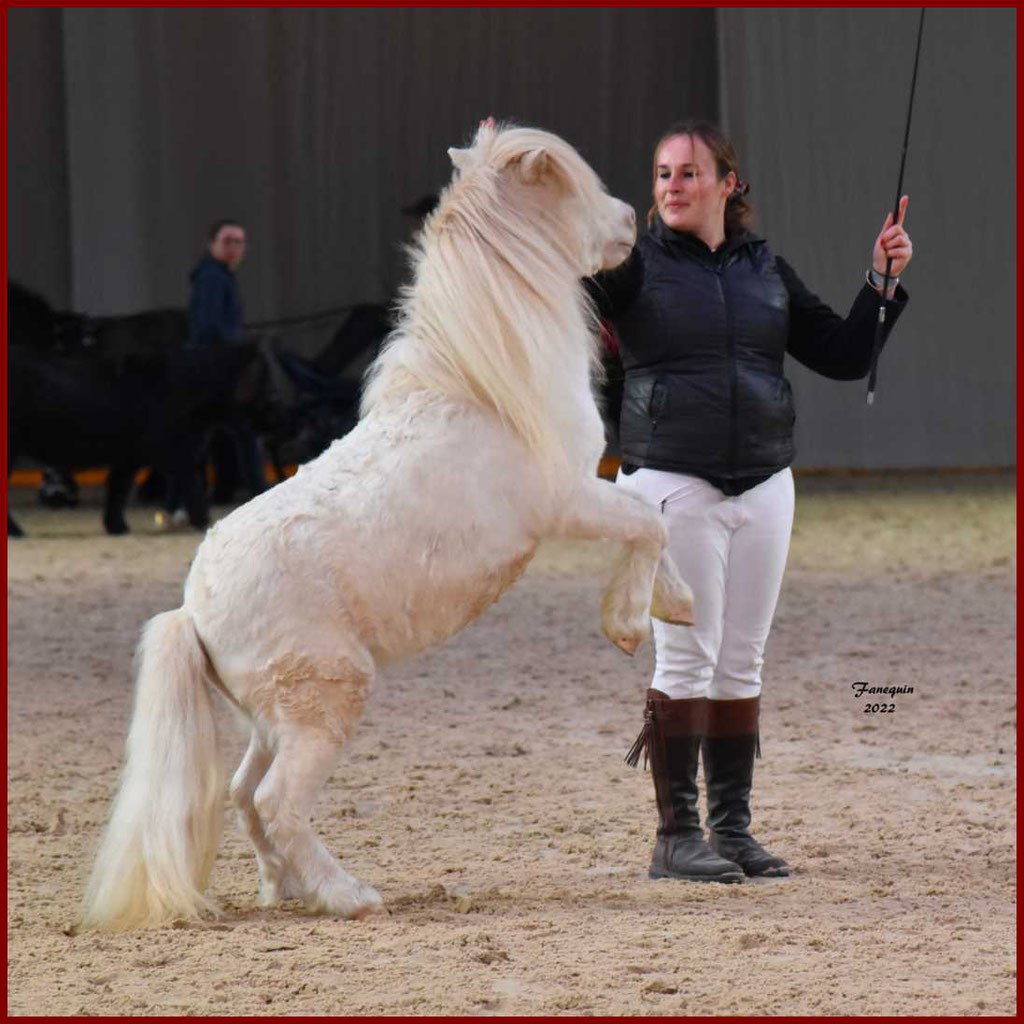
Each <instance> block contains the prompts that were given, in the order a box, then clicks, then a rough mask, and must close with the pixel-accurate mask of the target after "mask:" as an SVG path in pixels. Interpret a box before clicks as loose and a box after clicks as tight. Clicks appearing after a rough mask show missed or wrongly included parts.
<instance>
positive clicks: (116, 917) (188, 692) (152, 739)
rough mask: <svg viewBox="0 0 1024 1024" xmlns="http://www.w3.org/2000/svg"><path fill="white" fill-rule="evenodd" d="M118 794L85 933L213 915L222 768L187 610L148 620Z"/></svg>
mask: <svg viewBox="0 0 1024 1024" xmlns="http://www.w3.org/2000/svg"><path fill="white" fill-rule="evenodd" d="M138 659H139V666H138V681H137V683H136V687H135V712H134V715H133V717H132V724H131V730H130V731H129V733H128V750H127V762H126V764H125V768H124V773H123V775H122V778H121V789H120V791H119V792H118V794H117V799H116V800H115V801H114V807H113V810H112V811H111V815H110V822H109V823H108V825H107V830H106V833H105V834H104V836H103V841H102V843H101V844H100V848H99V852H98V854H97V856H96V864H95V866H94V867H93V872H92V878H91V879H90V881H89V887H88V889H87V891H86V894H85V908H84V912H83V915H82V926H83V927H85V928H99V929H103V930H105V931H115V930H119V929H125V928H138V927H145V926H147V925H155V924H160V923H163V922H167V921H172V920H175V919H179V918H185V919H194V918H197V917H198V916H199V915H200V914H201V913H202V912H204V911H206V912H212V913H216V907H215V906H214V905H213V904H212V903H211V901H210V900H208V899H207V898H206V897H205V896H204V895H203V889H204V888H205V887H206V883H207V879H208V878H209V874H210V869H211V868H212V867H213V861H214V858H215V857H216V854H217V844H218V841H219V839H220V829H221V820H222V817H223V782H224V771H223V766H222V764H221V755H220V750H219V747H218V744H217V729H216V722H215V719H214V714H213V704H212V693H211V689H210V683H211V682H212V678H211V672H212V669H211V668H210V666H209V662H208V660H207V657H206V653H205V651H204V650H203V648H202V646H201V644H200V642H199V637H198V636H197V635H196V631H195V626H194V625H193V622H192V617H191V615H190V614H189V613H188V612H187V611H185V609H184V608H178V609H177V610H175V611H171V612H164V613H163V614H161V615H157V616H156V617H154V618H153V619H151V620H150V621H149V623H148V624H147V626H146V628H145V631H144V632H143V634H142V640H141V641H140V643H139V649H138Z"/></svg>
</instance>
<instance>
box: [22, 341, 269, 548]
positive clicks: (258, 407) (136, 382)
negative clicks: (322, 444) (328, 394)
mask: <svg viewBox="0 0 1024 1024" xmlns="http://www.w3.org/2000/svg"><path fill="white" fill-rule="evenodd" d="M8 388H9V402H8V469H9V468H10V466H12V465H13V463H14V461H15V459H17V457H18V456H19V455H29V456H31V457H33V458H35V459H37V460H38V461H40V462H43V463H45V464H49V465H59V466H67V467H72V468H76V469H77V468H85V467H92V466H107V467H109V469H110V473H109V476H108V478H107V487H106V496H105V500H104V508H103V525H104V527H105V528H106V530H107V532H108V533H112V534H121V533H126V532H127V531H128V524H127V523H126V521H125V518H124V506H125V503H126V502H127V500H128V496H129V494H130V492H131V488H132V484H133V483H134V480H135V474H136V473H137V471H138V470H139V469H141V468H142V467H143V466H157V467H159V468H161V469H162V470H163V471H164V472H165V473H166V474H167V475H168V476H169V477H171V478H173V479H174V480H176V481H177V483H178V487H179V492H180V493H181V495H182V497H183V499H184V502H185V508H186V510H187V512H188V517H189V522H190V523H191V524H192V525H193V526H195V527H196V528H198V529H203V528H205V527H206V526H207V525H208V523H209V509H208V504H207V499H206V489H205V486H203V483H202V480H201V476H200V474H199V472H198V464H199V459H200V457H201V454H202V453H203V452H204V451H205V447H206V441H207V438H208V435H209V432H210V430H211V429H212V427H213V426H214V425H215V424H216V423H217V422H219V421H221V420H222V419H224V418H225V417H227V416H232V415H250V416H252V417H253V418H254V419H255V420H256V422H263V421H267V419H268V417H270V416H271V413H272V396H271V392H270V388H269V373H268V370H267V366H266V359H265V358H264V354H263V352H262V351H261V350H260V348H259V347H257V346H256V345H251V344H249V345H223V346H217V347H211V348H209V349H180V350H177V351H166V352H153V353H142V354H135V355H128V356H126V357H125V358H124V359H123V360H121V361H119V362H118V363H116V364H115V363H113V362H111V361H110V360H107V359H105V358H100V359H98V358H96V357H95V356H94V355H93V354H91V353H90V354H80V353H76V354H58V355H53V354H45V353H39V352H36V351H33V350H31V349H27V348H20V347H17V346H11V348H10V350H9V358H8ZM7 526H8V533H11V534H13V535H15V536H17V535H18V534H19V533H20V530H19V528H18V526H17V524H16V523H15V522H14V521H13V519H12V518H11V516H10V514H8V517H7Z"/></svg>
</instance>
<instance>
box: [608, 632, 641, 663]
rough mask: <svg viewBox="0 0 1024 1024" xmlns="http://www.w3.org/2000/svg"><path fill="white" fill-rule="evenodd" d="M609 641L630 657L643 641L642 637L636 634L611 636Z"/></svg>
mask: <svg viewBox="0 0 1024 1024" xmlns="http://www.w3.org/2000/svg"><path fill="white" fill-rule="evenodd" d="M611 641H612V643H613V644H615V646H616V647H618V649H619V650H620V651H622V652H623V654H628V655H629V656H630V657H631V658H632V657H633V655H634V654H636V651H637V648H638V647H639V646H640V644H642V643H643V638H642V637H638V636H628V637H627V636H620V637H612V638H611Z"/></svg>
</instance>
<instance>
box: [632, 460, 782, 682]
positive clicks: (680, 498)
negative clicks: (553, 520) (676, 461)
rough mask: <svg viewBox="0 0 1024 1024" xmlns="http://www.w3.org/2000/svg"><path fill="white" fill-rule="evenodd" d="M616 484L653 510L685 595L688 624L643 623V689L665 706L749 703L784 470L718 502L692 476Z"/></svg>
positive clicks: (643, 477) (771, 586)
mask: <svg viewBox="0 0 1024 1024" xmlns="http://www.w3.org/2000/svg"><path fill="white" fill-rule="evenodd" d="M616 482H617V484H618V485H619V486H620V487H623V488H625V489H627V490H630V491H632V492H633V493H634V494H638V495H639V496H641V497H642V498H644V499H645V500H646V501H648V502H650V503H651V504H652V505H654V506H655V507H660V508H661V511H662V515H663V516H664V517H665V525H666V526H667V527H668V532H669V544H668V550H669V554H670V555H671V556H672V559H673V560H674V561H675V563H676V566H677V567H678V569H679V571H680V573H681V574H682V577H683V579H684V580H686V582H687V583H689V585H690V587H691V588H692V590H693V610H694V625H693V626H672V625H669V624H668V623H665V622H660V621H658V620H657V619H654V620H652V622H653V632H654V644H655V659H656V661H655V671H654V679H653V681H652V682H651V686H652V687H653V688H654V689H656V690H660V691H661V692H662V693H664V694H667V695H668V696H669V697H673V698H675V699H679V698H683V697H710V698H712V699H718V700H732V699H735V698H745V697H756V696H758V694H760V692H761V665H762V664H763V662H764V657H763V656H764V645H765V642H766V641H767V639H768V631H769V629H771V624H772V616H773V615H774V614H775V605H776V602H777V601H778V598H779V589H780V587H781V586H782V573H783V570H784V569H785V567H786V556H787V554H788V553H789V537H790V533H791V532H792V527H793V474H792V473H791V472H790V470H789V469H788V468H787V469H784V470H781V471H780V472H778V473H776V474H775V475H774V476H772V477H770V478H769V479H767V480H765V481H764V483H762V484H758V485H757V486H756V487H752V488H751V489H750V490H749V491H746V492H744V493H743V494H738V495H735V496H734V497H731V498H730V497H726V496H725V495H724V494H722V492H721V491H719V490H718V488H716V487H714V486H712V485H711V484H709V483H708V482H707V481H706V480H701V479H700V478H699V477H695V476H688V475H687V474H685V473H668V472H664V471H662V470H657V469H638V470H636V471H635V472H634V473H631V474H630V475H629V476H626V475H624V474H623V473H621V472H620V473H619V475H618V479H617V481H616Z"/></svg>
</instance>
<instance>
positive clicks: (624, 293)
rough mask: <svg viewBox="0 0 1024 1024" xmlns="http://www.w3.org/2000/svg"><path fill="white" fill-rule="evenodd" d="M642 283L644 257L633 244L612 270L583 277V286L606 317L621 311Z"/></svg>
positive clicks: (609, 317) (631, 299)
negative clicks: (623, 258)
mask: <svg viewBox="0 0 1024 1024" xmlns="http://www.w3.org/2000/svg"><path fill="white" fill-rule="evenodd" d="M643 283H644V258H643V256H641V255H640V249H639V248H638V247H637V246H635V245H634V246H633V251H632V252H631V253H630V254H629V256H628V257H626V261H625V262H624V263H621V264H619V266H617V267H616V268H615V269H614V270H602V271H601V273H599V274H595V275H594V276H593V277H585V278H584V279H583V287H584V288H586V289H587V292H588V293H589V295H590V297H591V299H593V301H594V305H595V306H597V310H598V312H599V313H600V314H601V316H603V317H605V318H607V319H611V318H613V317H614V316H615V315H616V314H617V313H621V312H622V311H623V310H624V309H625V308H626V307H627V306H628V305H629V304H630V303H631V302H632V301H633V300H634V299H635V298H636V297H637V295H639V294H640V286H641V285H642V284H643Z"/></svg>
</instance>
